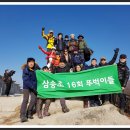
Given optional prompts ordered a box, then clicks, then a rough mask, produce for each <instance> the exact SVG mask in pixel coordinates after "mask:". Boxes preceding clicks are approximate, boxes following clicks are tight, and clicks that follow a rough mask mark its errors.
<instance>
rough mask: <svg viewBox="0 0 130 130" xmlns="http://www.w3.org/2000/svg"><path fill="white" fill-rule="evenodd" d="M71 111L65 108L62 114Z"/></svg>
mask: <svg viewBox="0 0 130 130" xmlns="http://www.w3.org/2000/svg"><path fill="white" fill-rule="evenodd" d="M69 111H70V110H69V108H67V107H63V108H62V112H64V113H67V112H69Z"/></svg>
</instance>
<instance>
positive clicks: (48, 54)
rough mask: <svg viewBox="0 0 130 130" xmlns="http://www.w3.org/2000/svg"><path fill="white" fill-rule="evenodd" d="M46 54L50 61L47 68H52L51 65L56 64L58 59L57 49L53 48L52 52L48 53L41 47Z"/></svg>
mask: <svg viewBox="0 0 130 130" xmlns="http://www.w3.org/2000/svg"><path fill="white" fill-rule="evenodd" d="M38 48H39V49H40V50H41V51H42V52H43V53H44V54H46V55H47V57H46V59H47V60H48V62H47V67H48V68H50V67H51V65H54V64H55V59H56V48H55V47H53V48H52V51H50V52H47V51H45V50H44V49H43V48H42V47H41V46H39V47H38Z"/></svg>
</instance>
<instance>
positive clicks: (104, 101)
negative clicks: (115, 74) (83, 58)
mask: <svg viewBox="0 0 130 130" xmlns="http://www.w3.org/2000/svg"><path fill="white" fill-rule="evenodd" d="M114 52H115V53H114V56H113V58H112V60H111V61H109V62H107V60H106V58H105V57H102V58H101V60H100V63H99V67H103V66H107V65H112V64H114V63H115V61H116V59H117V56H118V53H119V48H116V49H115V50H114ZM101 100H102V105H105V104H109V103H110V102H109V100H110V96H109V94H107V95H101Z"/></svg>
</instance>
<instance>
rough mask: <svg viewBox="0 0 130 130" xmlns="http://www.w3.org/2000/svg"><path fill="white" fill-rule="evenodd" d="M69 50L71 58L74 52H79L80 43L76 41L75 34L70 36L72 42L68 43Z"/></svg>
mask: <svg viewBox="0 0 130 130" xmlns="http://www.w3.org/2000/svg"><path fill="white" fill-rule="evenodd" d="M68 48H69V53H70V54H71V56H72V55H73V52H74V50H78V42H77V40H76V39H75V35H74V34H71V35H70V40H69V42H68Z"/></svg>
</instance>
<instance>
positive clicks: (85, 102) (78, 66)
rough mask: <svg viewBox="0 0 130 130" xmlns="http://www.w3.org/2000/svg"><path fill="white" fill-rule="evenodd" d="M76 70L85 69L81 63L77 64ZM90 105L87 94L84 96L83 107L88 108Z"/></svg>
mask: <svg viewBox="0 0 130 130" xmlns="http://www.w3.org/2000/svg"><path fill="white" fill-rule="evenodd" d="M74 70H75V72H80V71H83V67H82V66H81V65H80V64H79V65H76V66H75V69H74ZM88 106H89V98H88V97H87V96H85V97H83V108H88Z"/></svg>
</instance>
